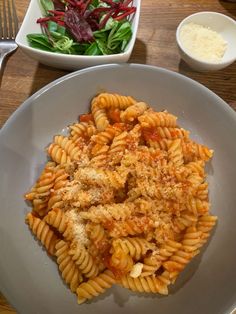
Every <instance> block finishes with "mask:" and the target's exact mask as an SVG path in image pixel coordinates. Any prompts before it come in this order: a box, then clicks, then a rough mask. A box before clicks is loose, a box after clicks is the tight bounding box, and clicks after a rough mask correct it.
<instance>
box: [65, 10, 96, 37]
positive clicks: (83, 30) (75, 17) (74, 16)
mask: <svg viewBox="0 0 236 314" xmlns="http://www.w3.org/2000/svg"><path fill="white" fill-rule="evenodd" d="M64 21H65V25H66V26H67V27H68V30H69V31H70V33H71V35H72V36H73V37H74V38H75V39H76V40H77V41H78V42H79V43H81V42H92V41H93V40H94V37H93V32H92V29H91V27H90V25H89V24H88V22H87V21H86V20H85V18H84V17H83V16H81V15H79V14H78V13H77V12H75V11H74V10H73V9H69V10H67V11H66V12H65V17H64Z"/></svg>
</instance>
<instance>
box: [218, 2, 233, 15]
mask: <svg viewBox="0 0 236 314" xmlns="http://www.w3.org/2000/svg"><path fill="white" fill-rule="evenodd" d="M219 3H220V4H221V5H222V7H223V8H224V9H225V10H226V11H228V12H229V13H230V14H231V15H232V16H234V17H236V2H228V1H223V0H219Z"/></svg>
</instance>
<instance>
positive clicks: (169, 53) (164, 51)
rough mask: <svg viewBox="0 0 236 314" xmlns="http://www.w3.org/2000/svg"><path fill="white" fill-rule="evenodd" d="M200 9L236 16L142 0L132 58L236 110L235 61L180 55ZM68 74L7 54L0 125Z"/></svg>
mask: <svg viewBox="0 0 236 314" xmlns="http://www.w3.org/2000/svg"><path fill="white" fill-rule="evenodd" d="M1 1H3V0H0V2H1ZM15 3H16V6H17V13H18V17H19V20H20V22H22V20H23V18H24V15H25V12H26V9H27V6H28V4H29V0H21V1H20V0H15ZM200 11H216V12H221V13H224V14H227V15H228V16H230V17H232V18H234V19H236V3H230V2H225V1H219V0H197V1H196V0H142V8H141V16H140V25H139V30H138V36H137V40H136V43H135V46H134V50H133V53H132V56H131V58H130V62H134V63H143V64H150V65H155V66H159V67H164V68H167V69H170V70H173V71H176V72H179V73H181V74H184V75H186V76H188V77H190V78H192V79H194V80H196V81H198V82H200V83H202V84H203V85H205V86H206V87H208V88H210V89H211V90H212V91H213V92H215V93H216V94H217V95H219V96H220V97H221V98H223V99H224V100H225V101H226V102H227V103H228V104H229V105H230V106H231V107H233V108H234V109H235V110H236V62H235V63H234V64H232V65H231V66H229V67H228V68H226V69H224V70H221V71H217V72H212V73H198V72H194V71H193V70H191V69H190V68H189V67H188V66H187V65H186V64H185V63H184V62H183V61H182V60H181V59H180V57H179V54H178V50H177V46H176V42H175V31H176V27H177V25H178V24H179V22H180V21H181V20H182V19H183V18H185V17H186V16H188V15H189V14H192V13H196V12H200ZM67 73H68V72H66V71H62V70H58V69H54V68H50V67H47V66H44V65H41V64H38V63H37V62H36V61H34V60H32V59H30V58H29V57H27V56H26V55H24V53H23V52H22V51H21V50H20V49H18V50H17V51H16V52H15V53H14V54H13V55H11V56H10V58H9V59H8V61H7V63H6V66H5V70H4V75H3V77H2V80H1V83H0V84H1V87H0V126H2V125H3V124H4V123H5V121H6V120H7V119H8V117H9V116H10V115H11V114H12V113H13V112H14V111H15V110H16V109H17V107H18V106H20V104H21V103H22V102H23V101H24V100H26V99H27V98H28V97H29V96H30V95H32V94H33V93H35V92H36V91H38V90H39V89H40V88H41V87H43V86H45V85H46V84H48V83H49V82H52V81H53V80H55V79H57V78H59V77H61V76H63V75H65V74H67ZM0 280H1V279H0ZM10 313H16V311H15V310H14V309H13V308H12V307H11V306H10V305H9V304H8V302H7V300H6V299H5V298H4V296H3V295H1V293H0V314H10ZM22 314H24V313H22ZM32 314H33V313H32Z"/></svg>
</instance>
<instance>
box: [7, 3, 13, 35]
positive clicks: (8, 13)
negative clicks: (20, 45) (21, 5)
mask: <svg viewBox="0 0 236 314" xmlns="http://www.w3.org/2000/svg"><path fill="white" fill-rule="evenodd" d="M7 16H8V38H10V39H12V38H13V27H12V15H11V7H10V1H9V0H7Z"/></svg>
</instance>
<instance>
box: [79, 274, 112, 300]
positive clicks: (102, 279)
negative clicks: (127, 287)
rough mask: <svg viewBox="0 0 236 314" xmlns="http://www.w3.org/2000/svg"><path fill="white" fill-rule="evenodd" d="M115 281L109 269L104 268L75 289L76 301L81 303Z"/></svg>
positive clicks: (101, 291)
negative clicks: (102, 271)
mask: <svg viewBox="0 0 236 314" xmlns="http://www.w3.org/2000/svg"><path fill="white" fill-rule="evenodd" d="M115 282H116V280H115V278H114V275H113V273H112V272H111V271H109V270H105V271H104V273H101V274H100V275H98V276H97V277H95V278H93V279H89V280H88V281H87V282H84V283H82V284H81V285H80V286H79V287H78V289H77V291H76V292H77V296H78V303H79V304H81V303H83V302H85V301H86V300H89V299H92V298H93V297H96V296H98V295H99V294H101V293H104V291H105V290H106V289H108V288H110V287H111V286H112V285H113V284H114V283H115Z"/></svg>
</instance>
